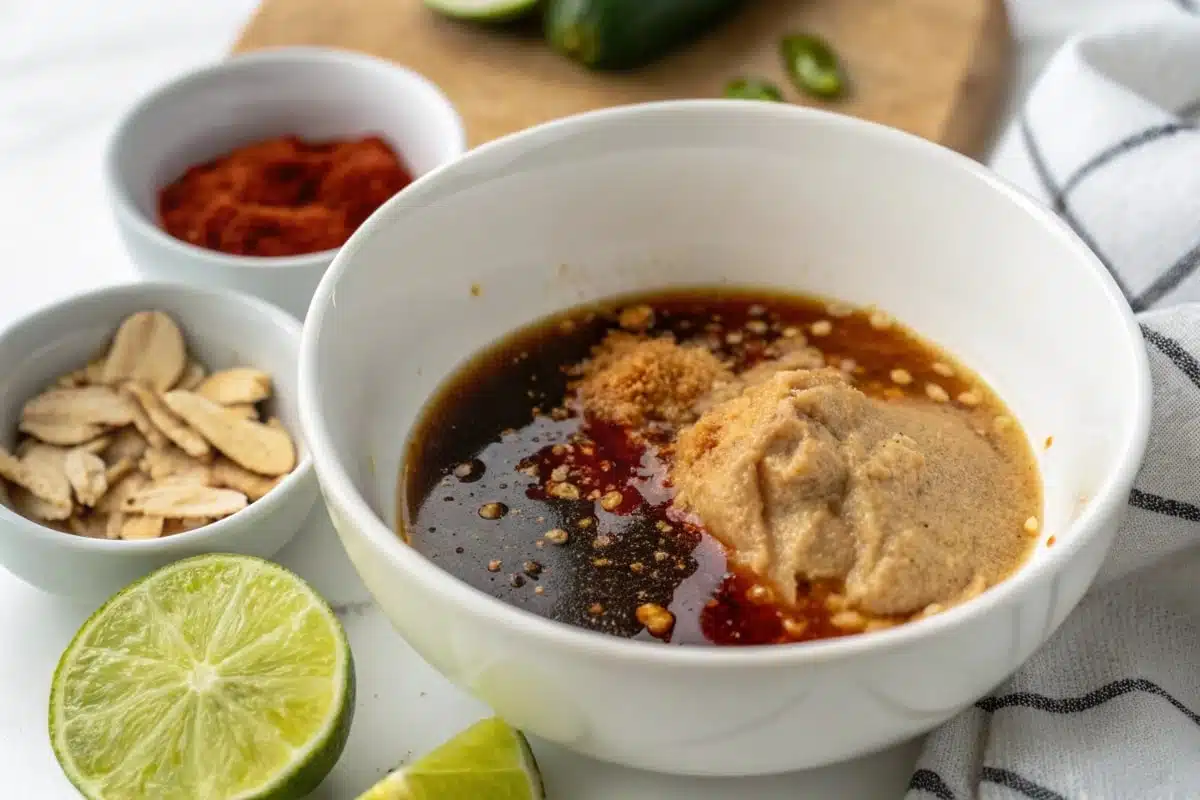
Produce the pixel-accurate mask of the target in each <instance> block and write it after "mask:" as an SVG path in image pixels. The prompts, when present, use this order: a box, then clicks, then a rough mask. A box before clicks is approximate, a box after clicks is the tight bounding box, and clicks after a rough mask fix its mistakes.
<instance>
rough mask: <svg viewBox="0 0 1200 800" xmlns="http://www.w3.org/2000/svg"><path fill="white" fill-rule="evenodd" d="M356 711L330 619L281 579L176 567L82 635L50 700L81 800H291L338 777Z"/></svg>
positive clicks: (274, 569) (144, 582)
mask: <svg viewBox="0 0 1200 800" xmlns="http://www.w3.org/2000/svg"><path fill="white" fill-rule="evenodd" d="M353 709H354V665H353V662H352V660H351V656H350V646H349V644H347V642H346V635H345V633H344V632H343V631H342V626H341V625H340V624H339V623H338V621H337V618H336V617H334V615H333V611H332V610H331V609H330V608H329V606H328V605H327V604H326V603H325V601H324V600H322V599H321V598H320V596H318V595H317V594H316V592H314V591H313V590H312V589H311V588H310V587H309V586H308V584H306V583H305V582H304V581H303V580H301V579H300V578H298V577H297V576H296V575H293V574H292V573H291V572H288V571H287V570H285V569H284V568H283V567H280V566H277V565H275V564H271V563H270V562H267V561H263V560H261V559H257V558H250V557H248V556H238V555H205V556H197V557H195V558H189V559H185V560H183V561H178V562H176V563H174V564H171V565H169V566H166V567H163V568H162V569H160V570H158V571H157V572H154V573H151V574H150V575H148V576H146V577H145V578H142V579H141V580H139V581H137V582H136V583H133V584H131V585H130V586H128V587H126V588H125V589H123V590H121V591H120V592H119V593H118V594H116V595H115V596H114V597H113V598H112V599H110V600H109V601H108V602H107V603H105V604H104V605H103V606H101V607H100V609H99V610H98V611H97V612H96V613H95V614H93V615H92V616H91V618H90V619H88V621H87V622H85V623H84V624H83V627H82V628H80V629H79V632H78V633H76V634H75V638H74V639H73V640H72V641H71V644H70V645H68V647H67V649H66V652H64V653H63V655H62V658H61V659H60V660H59V662H58V669H57V670H56V671H55V673H54V682H53V684H52V686H51V690H50V741H51V743H52V744H53V746H54V754H55V756H57V758H58V763H59V764H60V765H62V768H63V771H64V772H66V774H67V777H68V778H69V779H70V780H71V783H73V784H75V787H76V788H77V789H79V791H80V792H81V793H82V794H83V795H84V797H87V798H90V800H127V799H128V800H133V798H148V797H153V798H157V800H184V798H188V799H189V800H191V799H192V798H195V799H196V800H200V799H201V798H203V800H232V798H237V799H238V800H262V799H263V798H271V800H290V799H291V798H298V797H302V796H304V795H306V794H308V793H309V792H310V791H312V790H313V789H314V788H316V786H317V785H318V784H319V783H320V782H321V781H322V780H323V779H324V777H325V776H326V775H327V774H328V773H329V770H331V769H332V768H333V765H334V763H335V762H336V761H337V759H338V756H339V755H340V754H341V752H342V748H343V747H344V746H345V744H346V737H347V735H348V734H349V732H350V718H351V715H352V713H353Z"/></svg>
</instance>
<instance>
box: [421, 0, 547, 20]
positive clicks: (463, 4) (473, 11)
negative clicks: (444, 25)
mask: <svg viewBox="0 0 1200 800" xmlns="http://www.w3.org/2000/svg"><path fill="white" fill-rule="evenodd" d="M540 2H541V0H425V5H427V6H428V7H429V8H432V9H433V10H434V11H437V12H438V13H440V14H445V15H446V16H447V17H454V18H455V19H463V20H469V21H471V22H511V21H512V20H515V19H518V18H520V17H523V16H525V15H526V14H528V13H530V12H532V11H533V10H534V9H535V8H537V6H538V3H540Z"/></svg>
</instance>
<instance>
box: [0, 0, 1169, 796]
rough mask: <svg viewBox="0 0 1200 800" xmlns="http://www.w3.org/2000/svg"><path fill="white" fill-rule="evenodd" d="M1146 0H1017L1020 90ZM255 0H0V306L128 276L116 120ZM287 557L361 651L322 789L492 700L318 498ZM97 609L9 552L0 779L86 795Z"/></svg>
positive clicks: (873, 765) (638, 786)
mask: <svg viewBox="0 0 1200 800" xmlns="http://www.w3.org/2000/svg"><path fill="white" fill-rule="evenodd" d="M1163 1H1164V0H1143V2H1146V3H1153V2H1163ZM1137 5H1138V3H1137V2H1136V1H1135V2H1131V1H1130V0H1054V2H1047V0H1012V11H1013V20H1014V25H1015V28H1016V33H1017V37H1018V40H1019V53H1020V61H1019V68H1018V78H1017V85H1016V89H1015V91H1014V94H1013V103H1014V104H1015V103H1016V102H1017V101H1018V99H1019V97H1020V95H1021V94H1022V92H1023V90H1024V88H1025V87H1026V86H1028V84H1029V82H1030V81H1031V80H1032V78H1033V76H1034V75H1036V73H1037V71H1038V69H1039V68H1040V67H1041V65H1042V64H1043V63H1044V62H1045V59H1046V58H1047V57H1048V56H1049V54H1050V53H1051V52H1052V51H1053V49H1054V47H1055V46H1057V44H1058V43H1059V42H1060V41H1061V40H1062V38H1063V37H1064V36H1065V35H1067V34H1068V33H1069V32H1070V31H1072V30H1074V29H1076V28H1078V27H1080V26H1083V25H1091V24H1099V23H1106V22H1110V21H1118V20H1120V19H1122V18H1123V17H1124V16H1125V15H1127V14H1129V13H1131V7H1136V6H1137ZM253 6H254V0H205V1H204V2H196V3H178V2H162V0H105V2H95V0H38V2H34V0H0V277H2V280H0V324H7V323H9V322H11V321H12V320H13V319H15V318H17V317H19V316H21V315H24V314H26V313H28V312H29V311H31V310H33V309H34V308H36V307H38V306H41V305H43V304H46V303H48V302H51V301H53V300H55V299H57V298H59V297H62V296H64V295H67V294H70V293H74V292H77V291H80V290H83V289H87V288H91V287H95V286H99V285H104V284H109V283H114V282H124V281H129V280H133V277H134V276H133V273H132V272H131V270H130V267H129V265H128V263H127V261H126V258H125V256H124V253H123V252H122V249H121V246H120V244H119V242H118V240H117V237H116V233H115V232H114V229H113V227H112V225H111V224H110V219H109V215H108V210H107V206H106V202H105V198H104V193H103V190H102V186H101V181H100V155H101V152H102V149H103V146H104V143H105V140H106V138H107V135H108V132H109V131H110V130H111V128H112V126H113V124H114V122H115V121H116V119H117V117H118V116H119V114H120V113H121V112H122V110H123V109H124V108H125V107H126V106H128V105H129V104H130V103H131V102H133V100H134V99H136V98H137V96H138V95H139V94H140V93H142V92H144V91H146V90H147V89H149V88H151V87H152V86H154V85H156V84H158V83H159V82H161V81H163V80H165V79H167V78H169V77H171V76H173V75H175V74H177V73H179V72H181V71H183V70H187V69H189V68H192V67H195V66H197V65H200V64H203V63H205V62H208V61H211V60H214V59H217V58H220V57H221V55H222V54H223V53H224V52H225V51H226V50H227V49H228V47H229V45H230V44H231V43H232V41H233V39H234V37H235V36H236V33H237V30H238V28H239V26H240V25H241V24H242V22H243V21H244V20H245V18H246V17H247V15H248V14H249V13H250V11H251V10H252V8H253ZM4 533H5V532H4V531H0V535H3V534H4ZM280 560H281V561H282V562H283V563H284V564H286V565H287V566H289V567H291V568H293V569H295V570H297V571H298V572H300V573H301V574H302V575H304V576H305V577H307V578H309V579H310V580H311V581H312V582H313V583H314V584H315V586H316V588H317V589H318V590H320V591H321V592H323V593H324V594H325V595H326V596H327V597H328V598H329V599H330V601H331V602H332V603H334V604H335V605H336V606H338V607H339V608H340V609H341V610H342V612H343V613H342V615H341V616H342V618H343V620H344V622H345V625H346V628H347V630H348V632H349V635H350V638H351V642H352V645H353V648H354V652H355V657H356V660H357V665H358V679H359V705H358V709H357V713H356V720H355V726H354V729H353V732H352V734H351V738H350V743H349V746H348V748H347V752H346V754H345V756H344V757H343V759H342V761H341V763H340V764H339V765H338V767H337V769H336V770H335V772H334V773H333V775H332V776H331V777H330V778H329V780H328V781H326V783H325V784H324V785H323V787H322V788H321V790H319V791H318V793H317V795H316V796H317V797H320V798H330V799H331V800H342V799H343V798H352V797H354V796H355V795H356V794H357V793H358V792H359V791H361V790H362V789H364V788H366V787H367V786H368V785H370V783H372V782H373V781H374V780H375V779H376V778H377V777H378V776H380V775H382V774H383V773H384V772H385V771H386V770H387V769H389V768H390V767H392V766H394V765H396V764H397V763H400V762H401V761H403V760H405V759H407V758H408V757H410V756H411V755H412V754H414V753H420V752H423V751H424V750H426V749H428V748H429V747H432V746H433V745H434V744H436V743H437V742H439V741H441V740H442V739H444V738H446V737H448V736H449V735H451V734H452V733H454V732H455V731H457V730H458V729H459V728H461V727H462V726H463V725H464V724H466V723H468V722H470V721H472V720H473V719H474V718H475V717H477V716H479V715H480V714H481V713H483V712H484V709H482V708H481V707H480V706H478V705H477V704H476V703H474V702H473V701H472V700H470V699H468V698H466V697H464V696H463V695H461V694H460V693H458V692H457V691H455V690H454V689H453V688H452V687H450V686H449V685H448V684H447V683H446V682H445V681H443V680H442V679H441V678H440V677H439V676H438V675H437V674H435V673H434V672H433V671H432V670H431V669H430V668H429V667H428V666H426V665H425V664H424V663H423V662H422V661H420V659H418V658H417V657H416V656H415V655H413V654H412V652H411V651H410V650H409V649H408V648H407V646H406V645H405V644H404V643H403V642H402V641H401V640H400V639H399V637H398V636H396V635H395V634H394V633H393V632H392V630H391V629H390V627H389V626H388V624H387V622H386V621H384V620H383V618H382V616H380V615H379V614H377V613H374V612H373V611H372V610H371V606H370V603H369V602H368V598H367V596H366V593H365V590H364V589H363V588H362V587H361V585H360V584H359V583H358V581H357V580H356V578H355V576H354V573H353V570H352V569H351V567H350V565H349V562H348V561H347V560H346V558H345V557H344V555H343V554H342V552H341V549H340V547H339V545H338V544H337V542H336V539H335V537H334V534H333V531H332V529H331V528H330V527H329V523H328V521H327V519H326V518H325V515H324V512H323V511H318V512H315V513H314V515H313V518H312V519H311V520H310V523H309V525H308V529H307V530H305V531H304V532H302V533H301V534H300V536H299V537H298V538H297V540H296V541H295V542H294V543H293V544H292V545H291V546H290V547H289V548H288V549H287V550H286V551H285V552H284V554H283V555H282V556H281V559H280ZM91 610H92V608H91V607H89V606H84V605H79V604H72V603H69V602H64V601H62V600H60V599H57V598H54V597H51V596H48V595H45V594H43V593H41V592H39V591H37V590H35V589H32V588H30V587H28V586H27V585H25V584H24V583H22V582H20V581H19V580H17V579H16V578H14V577H12V576H11V575H9V574H8V573H7V572H4V571H3V570H0V642H2V643H3V646H2V647H0V687H3V688H2V689H0V692H2V695H0V775H3V776H5V777H4V783H5V791H4V795H5V796H11V797H22V798H39V799H41V800H57V799H58V798H70V797H75V796H76V794H75V793H74V791H73V790H72V788H71V786H70V785H69V784H68V783H67V781H66V780H65V779H64V778H63V777H62V774H61V772H60V771H59V769H58V766H57V764H56V763H55V761H54V757H53V754H52V753H51V751H50V745H49V741H48V738H47V733H46V703H47V697H48V690H49V682H50V677H51V674H52V672H53V669H54V664H55V662H56V661H57V658H58V655H59V653H60V652H61V650H62V649H63V647H65V646H66V644H67V642H68V641H69V639H70V637H71V635H72V634H73V633H74V631H75V629H76V628H77V626H78V625H79V624H80V623H81V622H82V621H83V620H84V619H85V618H86V616H87V615H88V614H89V613H90V612H91ZM917 746H918V745H917V743H910V744H907V745H904V746H901V747H898V748H895V749H893V750H890V751H888V752H886V753H882V754H880V755H877V756H874V757H871V758H867V759H863V760H860V761H857V762H854V763H852V764H847V765H841V766H835V767H830V768H827V769H823V770H816V771H813V772H808V773H803V774H794V775H786V776H777V777H772V778H765V779H753V780H737V781H712V780H705V781H699V780H686V779H674V778H665V777H661V776H654V775H648V774H644V773H638V772H633V771H629V770H622V769H617V768H613V767H609V766H605V765H601V764H596V763H593V762H589V761H587V760H585V759H582V758H579V757H576V756H574V755H571V754H569V753H566V752H563V751H561V750H559V749H557V748H552V747H547V746H539V747H538V755H539V758H540V759H541V761H542V764H543V767H544V769H545V772H546V779H547V783H548V789H549V791H550V793H551V797H552V798H567V797H569V798H573V799H574V800H617V798H621V800H637V799H638V798H662V799H663V800H670V799H671V798H679V799H680V800H682V798H692V799H694V800H710V799H711V800H717V798H728V797H731V796H738V797H742V798H746V800H768V799H769V798H770V799H773V798H785V797H787V798H796V797H812V798H819V797H839V798H842V797H855V798H872V797H879V798H891V797H897V796H899V795H900V794H901V793H902V791H903V789H904V787H905V784H906V781H907V780H908V776H909V772H910V770H911V767H912V763H913V760H914V758H915V755H916V752H917Z"/></svg>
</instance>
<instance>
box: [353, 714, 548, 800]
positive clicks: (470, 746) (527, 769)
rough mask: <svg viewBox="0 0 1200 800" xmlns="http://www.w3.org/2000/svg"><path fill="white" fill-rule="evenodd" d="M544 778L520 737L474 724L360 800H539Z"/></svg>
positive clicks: (499, 726)
mask: <svg viewBox="0 0 1200 800" xmlns="http://www.w3.org/2000/svg"><path fill="white" fill-rule="evenodd" d="M544 796H545V793H544V791H543V790H542V776H541V773H539V772H538V767H537V761H535V760H534V758H533V751H532V750H530V749H529V743H528V742H527V741H525V737H524V736H522V735H521V732H520V731H518V730H515V729H514V728H511V727H509V726H508V725H507V724H505V723H504V722H503V721H501V720H499V719H496V718H494V717H493V718H492V719H485V720H483V721H482V722H477V723H475V724H474V725H472V726H471V727H470V728H467V729H466V730H465V731H463V732H462V733H460V734H458V735H457V736H455V737H454V738H453V739H451V740H450V741H448V742H446V743H445V744H443V745H442V746H441V747H439V748H438V749H437V750H434V751H433V752H432V753H430V754H429V755H427V756H425V757H424V758H422V759H421V760H420V761H417V762H415V763H413V764H411V765H410V766H407V767H405V768H403V769H399V770H397V771H395V772H393V773H392V774H390V775H388V776H387V777H386V778H384V779H383V780H381V781H380V782H379V783H377V784H375V785H374V786H372V787H371V789H370V790H368V791H367V793H366V794H363V795H360V796H359V798H358V800H542V798H543V797H544Z"/></svg>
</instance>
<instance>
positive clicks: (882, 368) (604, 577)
mask: <svg viewBox="0 0 1200 800" xmlns="http://www.w3.org/2000/svg"><path fill="white" fill-rule="evenodd" d="M633 304H639V305H641V304H645V305H649V306H650V307H651V308H652V309H653V311H654V315H653V319H654V324H653V326H652V327H651V328H650V329H649V330H648V331H646V334H647V335H650V336H656V335H662V334H664V333H668V332H669V333H671V334H673V335H674V336H675V337H676V339H677V340H679V341H681V342H688V341H699V342H702V343H705V344H706V345H707V346H708V347H709V348H710V349H712V350H713V352H714V353H716V354H717V355H718V356H719V357H720V358H722V359H724V360H727V361H728V362H730V363H731V364H732V365H733V367H734V370H735V371H740V370H742V369H745V368H746V367H748V366H752V365H753V364H755V363H757V362H759V361H761V360H762V359H763V358H765V357H767V355H769V350H768V348H769V347H770V345H771V344H772V343H773V342H776V341H777V340H779V339H781V338H795V337H798V336H805V335H807V337H808V339H809V343H810V344H812V345H813V346H816V347H818V348H819V349H821V351H822V352H823V354H824V355H825V360H826V363H827V364H829V365H831V366H840V367H842V368H843V369H845V370H846V371H847V372H848V373H849V374H851V376H852V379H853V380H854V382H855V384H856V385H858V386H859V388H861V389H862V390H863V391H865V392H867V393H868V394H873V395H880V396H886V395H888V394H889V393H891V394H897V393H903V394H919V393H920V392H922V391H923V388H922V387H924V386H925V384H926V382H928V381H936V382H937V383H938V385H940V386H942V387H944V388H945V389H946V390H947V391H948V392H950V393H952V394H953V393H956V392H960V391H965V390H966V389H968V388H970V387H969V385H968V384H966V383H964V382H963V381H962V380H961V379H960V378H956V377H948V376H946V375H944V374H942V373H939V372H937V371H936V370H935V369H934V367H933V365H934V364H936V362H937V354H936V352H935V351H933V350H931V349H930V348H929V347H928V346H927V345H924V344H923V343H922V342H920V341H919V340H917V339H915V338H914V337H913V336H912V335H911V334H909V333H908V332H907V331H906V330H904V329H903V328H901V327H899V326H893V325H891V324H890V321H888V320H887V319H886V318H885V317H882V315H879V314H874V315H873V314H871V313H870V312H868V311H853V312H850V311H849V310H848V309H836V312H837V313H831V311H833V310H834V309H830V308H829V307H828V306H827V304H826V303H824V302H821V301H817V300H813V299H809V298H804V297H796V296H790V295H778V294H771V293H763V292H741V291H731V290H714V291H695V292H671V293H666V294H656V295H646V296H639V297H636V298H622V300H621V301H620V302H614V303H612V304H610V305H606V306H604V307H601V308H597V307H592V308H585V309H576V310H574V311H572V312H569V313H567V314H564V315H561V316H558V317H555V318H553V319H550V320H546V321H544V322H542V323H540V324H537V325H535V326H531V327H529V328H526V329H524V330H521V331H517V332H515V333H514V334H512V335H511V336H510V337H508V338H506V339H504V340H502V341H500V342H498V343H497V344H495V345H494V346H493V347H492V348H490V349H489V350H487V351H486V352H484V353H482V354H480V355H478V356H477V357H475V358H474V359H473V360H471V361H470V362H469V363H468V364H467V365H466V366H464V367H463V368H461V369H459V370H458V371H457V372H456V373H455V374H454V375H453V376H452V378H451V379H450V380H449V381H447V383H446V384H445V385H444V386H443V388H442V389H441V390H440V391H439V393H438V394H437V395H436V396H435V397H434V398H433V400H432V401H431V402H430V404H429V405H428V406H427V409H426V411H425V414H424V417H423V418H422V420H421V421H420V423H419V424H418V426H417V428H416V432H415V434H414V436H413V437H412V439H411V440H410V442H409V443H408V449H407V453H406V458H405V462H404V463H405V471H404V474H403V475H402V478H401V484H400V490H399V493H398V494H399V505H400V509H399V511H400V513H399V517H398V518H399V519H400V520H401V521H402V532H403V534H404V535H405V537H406V539H407V541H408V542H409V544H410V545H411V546H412V547H414V548H415V549H417V550H418V551H419V552H421V553H423V554H424V555H425V556H426V557H427V558H429V559H430V560H432V561H434V562H435V563H437V564H438V565H439V566H440V567H442V568H443V569H445V570H447V571H448V572H450V573H451V574H453V575H455V576H456V577H458V578H459V579H461V580H463V581H466V582H467V583H468V584H470V585H471V586H474V587H475V588H477V589H479V590H481V591H483V592H486V593H488V594H490V595H492V596H494V597H497V598H499V599H501V600H503V601H504V602H507V603H510V604H512V605H514V606H517V607H520V608H524V609H527V610H529V611H532V612H533V613H536V614H540V615H542V616H544V617H548V618H550V619H554V620H558V621H560V622H565V623H568V624H571V625H577V626H580V627H583V628H587V629H591V630H597V631H603V632H605V633H610V634H613V635H617V636H624V637H631V638H639V639H657V640H659V641H664V642H667V643H669V644H674V645H761V644H775V643H781V642H795V641H807V640H812V639H825V638H830V637H834V636H841V635H845V634H846V633H847V632H848V631H847V630H844V629H841V628H838V627H836V626H835V625H833V623H832V622H831V616H832V614H831V610H830V608H829V604H828V603H827V601H826V599H827V598H828V596H829V595H830V594H831V592H835V591H836V590H837V588H838V587H836V586H827V585H810V584H806V583H802V584H801V585H800V586H799V587H798V590H799V594H798V601H797V602H796V603H795V604H794V605H790V606H785V605H784V604H782V603H780V602H778V601H777V599H776V598H775V597H774V596H773V593H772V592H771V591H770V590H769V589H766V587H764V586H763V585H761V583H760V582H759V581H758V580H757V579H756V578H755V576H754V575H753V574H751V573H750V572H748V571H746V570H743V569H741V568H740V567H738V566H736V565H735V564H734V563H732V561H731V559H730V558H729V557H728V555H727V553H726V551H725V548H724V547H723V546H722V545H721V544H720V543H719V542H718V541H717V540H716V539H714V538H713V537H712V536H710V535H709V534H708V533H707V532H705V531H704V529H703V527H702V526H701V525H699V524H698V521H697V520H695V519H691V518H689V517H687V516H686V515H684V514H682V513H680V512H679V510H678V509H676V508H675V507H674V506H673V505H672V498H673V494H674V492H673V489H672V487H671V485H670V482H669V480H668V473H669V467H670V440H671V438H672V436H673V431H670V430H667V429H662V428H659V429H653V430H643V431H640V432H636V433H640V435H634V434H635V432H634V431H631V430H627V429H624V428H622V427H619V426H615V425H612V424H608V423H599V422H596V421H593V420H589V419H587V418H585V417H583V416H581V415H580V413H579V412H578V410H577V409H576V408H575V407H574V404H573V403H572V402H571V396H570V392H569V388H568V383H569V381H570V377H569V373H570V372H571V371H572V368H573V367H574V366H575V365H578V364H579V363H580V362H582V361H583V360H585V359H586V358H587V357H588V355H589V353H590V351H591V349H592V348H593V347H594V346H595V345H596V344H598V343H599V342H600V341H601V340H602V339H603V338H604V336H605V335H606V334H607V333H608V332H610V331H611V330H614V329H616V328H617V327H618V321H617V320H618V314H617V313H616V312H617V310H619V309H620V308H623V307H628V306H630V305H633ZM897 368H903V369H905V370H907V371H908V372H909V373H910V374H911V376H912V380H911V381H910V382H909V383H906V384H904V385H897V384H896V383H895V382H894V381H892V380H890V378H889V375H890V373H891V371H892V370H895V369H897ZM647 604H653V605H657V606H660V607H662V608H665V609H667V610H669V611H670V612H671V613H672V614H673V615H674V625H673V627H672V628H671V629H670V630H669V631H668V632H665V633H660V635H659V636H657V637H655V636H652V634H651V633H650V631H648V630H647V628H646V627H645V626H644V625H643V624H642V622H641V621H639V619H638V616H637V610H638V608H639V607H641V606H645V605H647Z"/></svg>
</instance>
